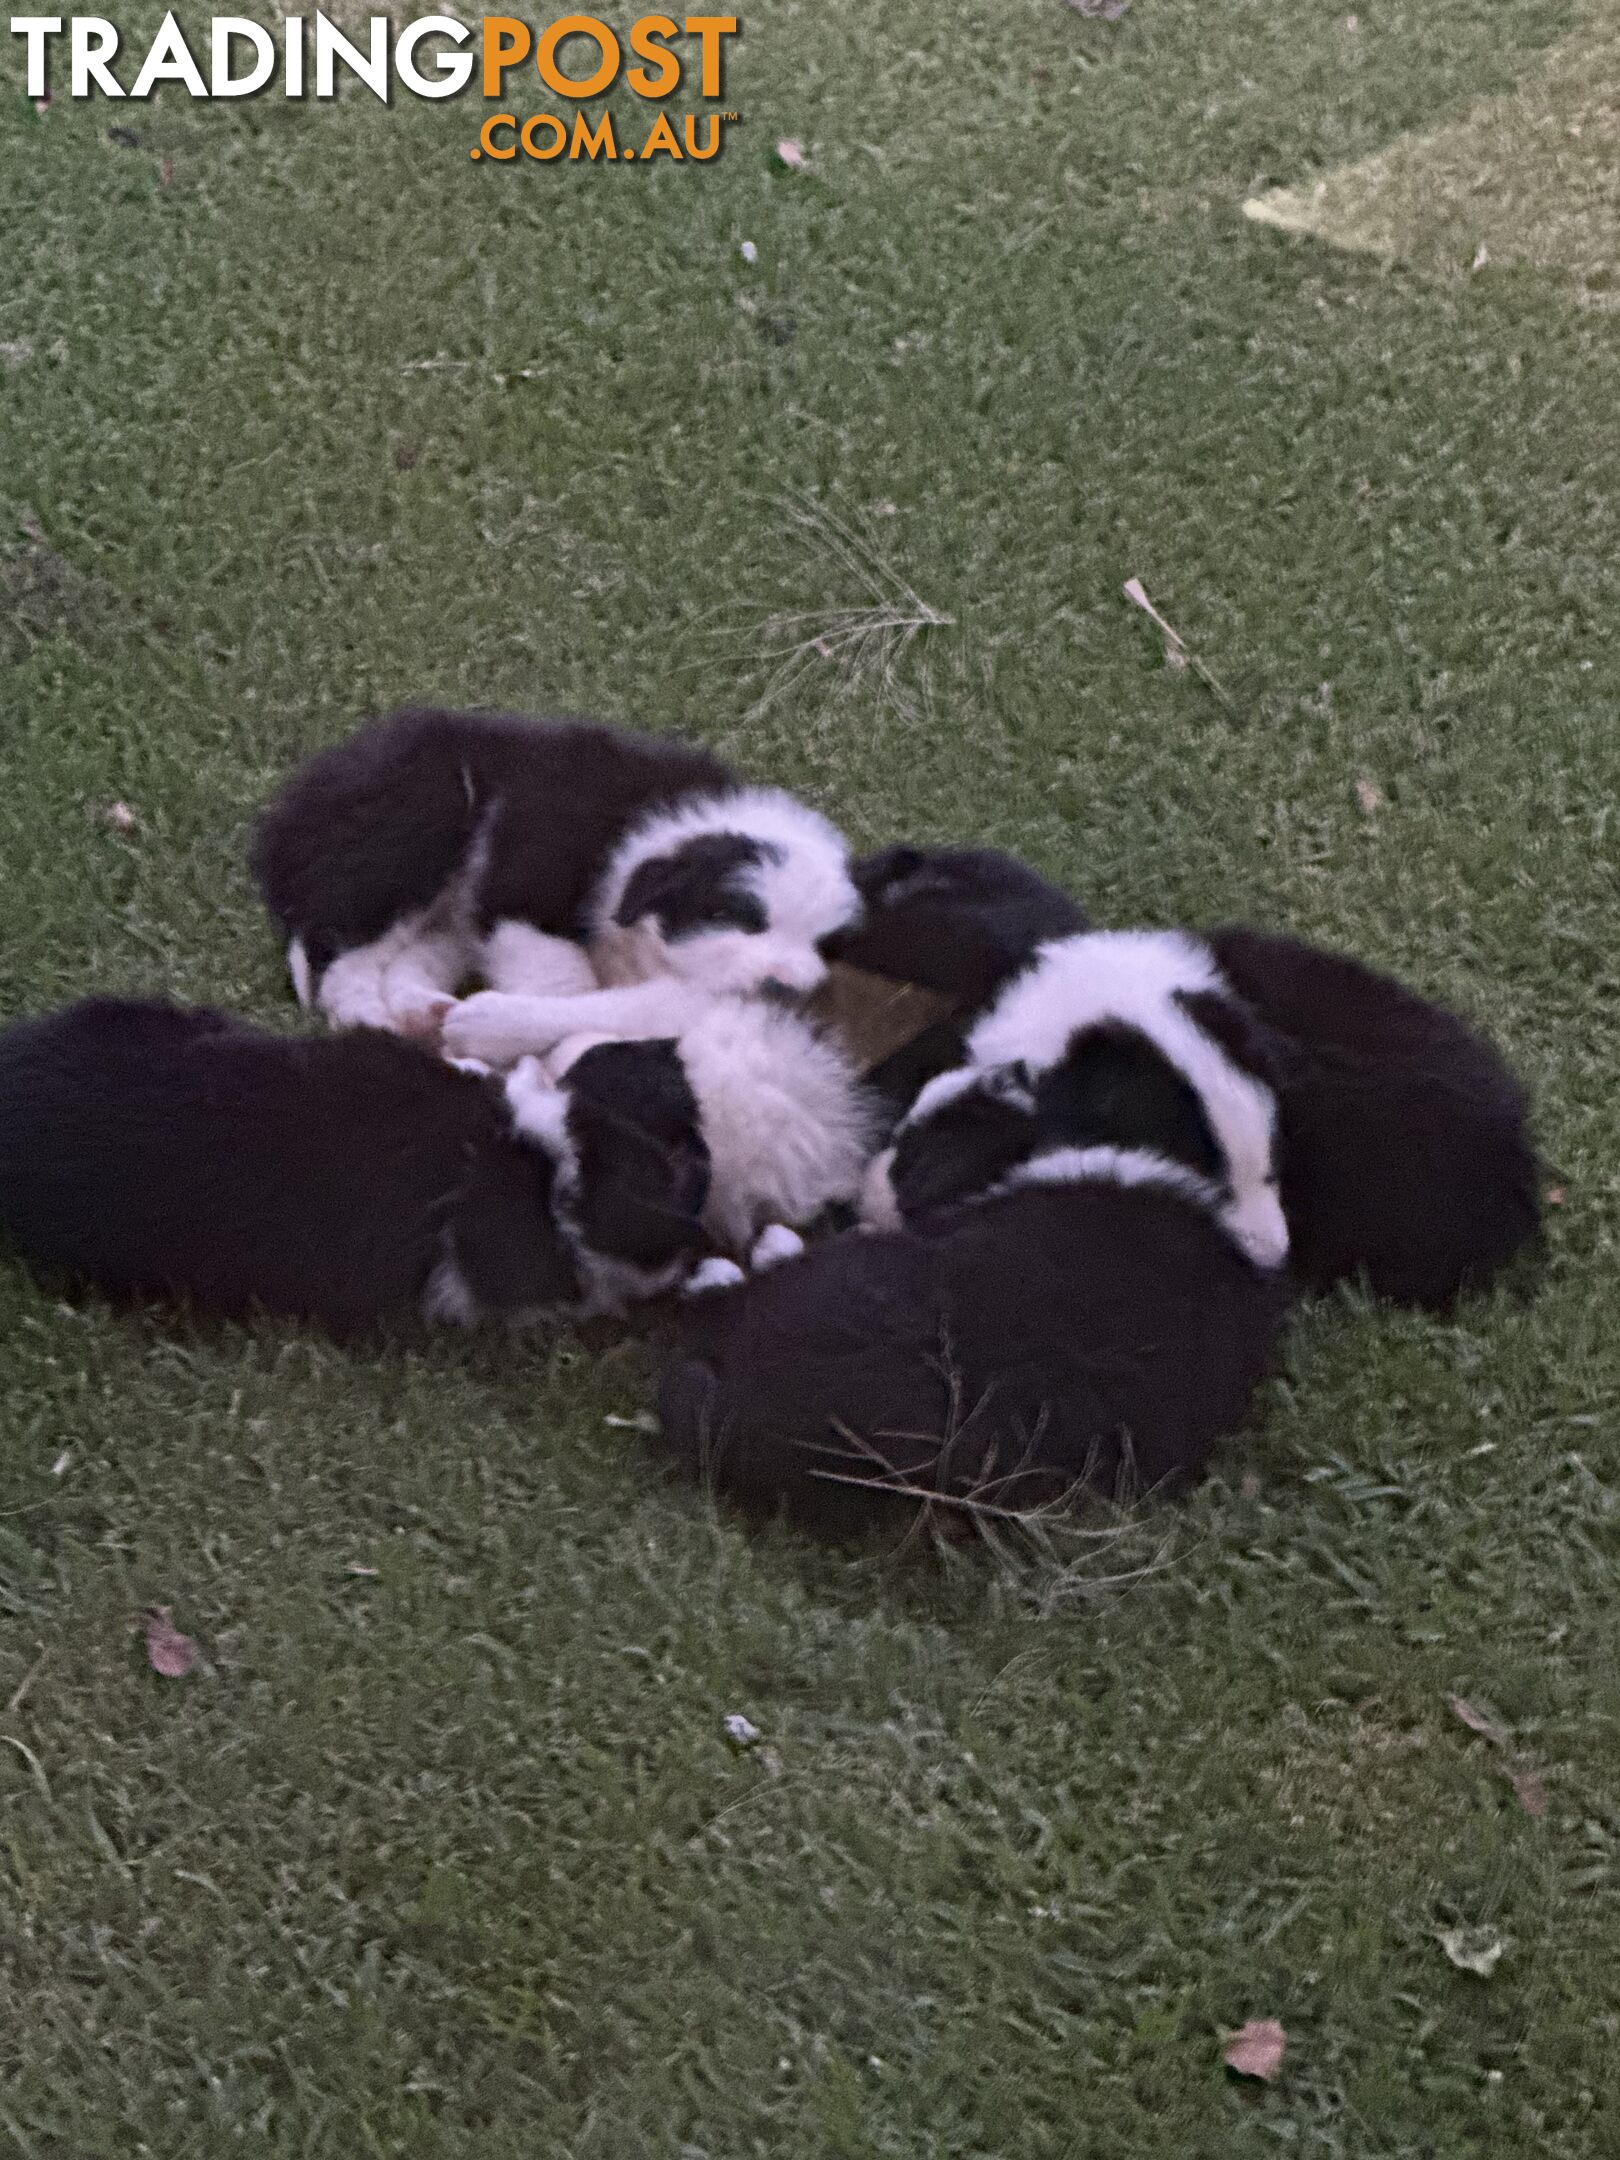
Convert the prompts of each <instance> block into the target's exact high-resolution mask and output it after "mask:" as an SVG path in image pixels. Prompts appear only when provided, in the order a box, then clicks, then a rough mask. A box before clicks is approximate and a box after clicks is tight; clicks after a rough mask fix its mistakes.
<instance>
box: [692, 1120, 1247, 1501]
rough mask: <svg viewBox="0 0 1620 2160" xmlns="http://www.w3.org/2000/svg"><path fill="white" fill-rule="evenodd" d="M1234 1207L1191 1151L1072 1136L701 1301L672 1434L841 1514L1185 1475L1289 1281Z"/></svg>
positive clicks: (1133, 1484)
mask: <svg viewBox="0 0 1620 2160" xmlns="http://www.w3.org/2000/svg"><path fill="white" fill-rule="evenodd" d="M1222 1212H1223V1204H1222V1199H1221V1195H1220V1194H1219V1192H1218V1190H1217V1188H1216V1187H1215V1186H1214V1185H1213V1184H1212V1183H1210V1181H1208V1180H1207V1179H1204V1178H1202V1177H1200V1176H1199V1175H1198V1174H1197V1173H1196V1172H1194V1171H1191V1170H1188V1169H1186V1168H1185V1167H1184V1166H1183V1165H1181V1164H1179V1163H1176V1162H1174V1161H1172V1160H1171V1159H1170V1158H1169V1157H1168V1156H1159V1155H1156V1154H1155V1153H1153V1152H1152V1151H1151V1150H1149V1149H1137V1150H1125V1149H1110V1148H1088V1149H1057V1150H1054V1151H1052V1152H1050V1153H1045V1154H1042V1153H1037V1154H1035V1155H1033V1156H1030V1157H1028V1158H1026V1159H1025V1160H1024V1161H1022V1162H1021V1163H1020V1164H1019V1165H1018V1166H1017V1167H1016V1168H1015V1169H1014V1170H1012V1171H1011V1172H1010V1173H1009V1174H1008V1175H1007V1176H1006V1177H1005V1178H1003V1179H1001V1180H1000V1181H999V1182H998V1183H996V1184H994V1185H992V1186H991V1187H990V1189H989V1190H988V1192H986V1193H984V1194H982V1195H980V1196H977V1197H975V1198H972V1199H968V1200H965V1201H962V1202H959V1203H957V1204H955V1205H952V1206H948V1207H946V1208H944V1209H941V1210H938V1211H934V1212H931V1213H930V1214H929V1215H928V1216H927V1218H926V1220H925V1222H924V1223H923V1225H922V1227H921V1228H919V1229H899V1230H889V1231H879V1232H876V1233H862V1232H859V1231H851V1232H848V1233H846V1234H845V1235H843V1236H841V1237H836V1238H832V1239H829V1240H827V1241H826V1242H825V1243H822V1244H819V1245H816V1246H813V1247H811V1248H810V1249H809V1250H807V1251H805V1252H804V1253H803V1254H802V1256H801V1257H799V1258H797V1259H789V1260H785V1261H783V1262H782V1263H781V1264H780V1265H777V1266H774V1267H772V1268H770V1269H769V1270H768V1271H767V1272H763V1273H759V1274H756V1275H754V1276H753V1277H751V1278H750V1279H749V1280H747V1281H746V1282H743V1281H741V1280H735V1282H734V1286H733V1287H730V1288H716V1289H712V1290H708V1291H706V1292H705V1294H703V1295H701V1296H697V1297H695V1298H693V1299H692V1301H691V1303H690V1304H689V1305H688V1307H687V1309H686V1311H685V1314H684V1315H683V1326H682V1332H681V1338H680V1342H679V1346H678V1348H677V1349H676V1350H675V1352H674V1353H673V1355H672V1356H670V1357H669V1359H668V1360H667V1362H666V1365H665V1369H664V1372H663V1375H662V1381H661V1386H660V1390H659V1418H660V1429H661V1433H662V1437H663V1442H664V1445H665V1446H666V1447H667V1448H668V1449H669V1451H670V1452H671V1454H672V1455H673V1457H674V1459H675V1461H676V1462H677V1464H678V1465H679V1466H680V1467H681V1468H683V1469H684V1470H685V1471H686V1472H687V1473H688V1474H690V1475H692V1476H695V1477H702V1478H705V1479H707V1480H709V1481H710V1482H711V1483H712V1484H713V1485H714V1486H715V1487H716V1488H717V1489H718V1490H720V1491H721V1492H723V1493H725V1494H727V1495H729V1496H730V1497H732V1498H733V1499H735V1500H737V1501H739V1502H740V1503H741V1504H742V1505H743V1506H744V1507H746V1508H748V1509H750V1510H752V1511H754V1512H758V1513H766V1514H768V1513H772V1512H775V1511H778V1510H780V1511H784V1512H786V1513H788V1514H789V1515H791V1516H794V1517H796V1518H797V1519H799V1520H801V1521H803V1522H806V1523H807V1524H810V1525H811V1526H813V1527H817V1528H822V1529H828V1530H833V1531H838V1532H850V1531H855V1530H859V1529H863V1528H867V1527H873V1526H882V1525H884V1524H903V1523H904V1522H905V1520H906V1518H907V1517H908V1516H910V1515H915V1514H916V1512H917V1511H918V1510H919V1509H920V1508H924V1507H927V1506H929V1505H939V1506H943V1507H946V1508H955V1509H961V1508H963V1507H965V1506H975V1507H988V1508H989V1509H991V1510H1015V1511H1024V1510H1028V1509H1032V1508H1038V1507H1044V1506H1047V1505H1050V1504H1052V1503H1054V1502H1058V1501H1062V1500H1065V1499H1067V1498H1069V1497H1071V1496H1073V1495H1075V1494H1076V1493H1077V1492H1079V1491H1081V1490H1084V1491H1089V1492H1093V1493H1098V1494H1101V1495H1103V1496H1106V1497H1128V1496H1133V1495H1135V1494H1139V1493H1143V1492H1147V1491H1160V1490H1172V1489H1174V1488H1176V1487H1177V1486H1179V1485H1182V1484H1185V1483H1186V1482H1187V1481H1188V1480H1189V1479H1190V1478H1191V1477H1193V1476H1194V1475H1195V1474H1196V1473H1197V1471H1198V1470H1199V1469H1200V1468H1201V1467H1202V1465H1203V1463H1204V1461H1205V1458H1206V1457H1207V1455H1208V1453H1209V1451H1210V1448H1211V1447H1212V1446H1213V1444H1214V1442H1215V1440H1216V1439H1217V1438H1218V1436H1219V1435H1220V1434H1221V1433H1223V1432H1225V1431H1227V1430H1229V1429H1230V1428H1231V1427H1233V1426H1235V1425H1237V1424H1238V1423H1239V1422H1240V1421H1241V1420H1242V1418H1243V1416H1244V1415H1245V1413H1246V1410H1247V1408H1248V1404H1249V1400H1250V1397H1251V1395H1252V1393H1253V1390H1254V1388H1255V1386H1256V1385H1257V1383H1258V1382H1259V1380H1260V1379H1261V1378H1262V1376H1263V1375H1264V1373H1265V1371H1266V1368H1267V1366H1268V1364H1269V1362H1270V1359H1271V1356H1272V1351H1273V1347H1274V1344H1275V1341H1276V1337H1277V1333H1278V1329H1279V1327H1280V1325H1281V1322H1282V1319H1283V1316H1284V1313H1285V1311H1286V1308H1287V1303H1288V1293H1287V1289H1286V1285H1285V1280H1284V1278H1283V1276H1282V1275H1281V1274H1280V1273H1279V1272H1277V1271H1274V1270H1268V1269H1265V1268H1261V1267H1257V1266H1256V1265H1255V1263H1254V1261H1253V1260H1252V1259H1251V1258H1250V1256H1249V1255H1248V1254H1247V1253H1246V1252H1245V1251H1244V1250H1243V1249H1242V1247H1241V1246H1240V1245H1239V1244H1238V1242H1237V1240H1236V1239H1235V1238H1234V1237H1233V1236H1232V1235H1231V1234H1230V1232H1229V1231H1228V1230H1227V1229H1226V1228H1225V1227H1224V1225H1223V1222H1222ZM712 1265H713V1264H712V1263H711V1267H712ZM733 1275H734V1276H735V1271H733ZM710 1279H711V1280H712V1279H713V1278H712V1275H711V1277H710Z"/></svg>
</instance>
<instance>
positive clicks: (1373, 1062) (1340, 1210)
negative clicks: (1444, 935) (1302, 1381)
mask: <svg viewBox="0 0 1620 2160" xmlns="http://www.w3.org/2000/svg"><path fill="white" fill-rule="evenodd" d="M1209 943H1210V945H1211V947H1212V948H1213V950H1214V952H1215V955H1216V957H1217V959H1218V961H1219V962H1220V965H1221V969H1222V971H1223V973H1224V974H1225V975H1226V977H1227V979H1228V981H1230V983H1231V984H1232V986H1233V988H1234V989H1235V990H1236V991H1237V992H1238V994H1239V996H1241V997H1242V998H1244V999H1245V1000H1246V1001H1247V1002H1248V1004H1249V1005H1250V1006H1251V1007H1252V1008H1253V1009H1254V1011H1255V1012H1256V1013H1257V1014H1258V1015H1259V1016H1260V1018H1261V1020H1262V1021H1263V1023H1264V1024H1265V1026H1266V1027H1267V1028H1268V1029H1270V1030H1272V1031H1273V1032H1274V1034H1275V1035H1276V1036H1277V1037H1279V1038H1281V1040H1280V1045H1279V1048H1280V1057H1279V1060H1278V1068H1279V1069H1278V1072H1277V1093H1278V1102H1279V1110H1280V1126H1281V1135H1282V1145H1281V1157H1282V1197H1283V1206H1284V1210H1285V1212H1286V1214H1287V1216H1288V1223H1289V1232H1290V1238H1291V1245H1292V1253H1291V1265H1292V1267H1293V1269H1294V1272H1295V1274H1296V1276H1297V1277H1298V1279H1299V1281H1300V1282H1301V1283H1302V1284H1304V1285H1305V1286H1307V1287H1309V1288H1312V1289H1326V1288H1328V1287H1329V1286H1330V1285H1331V1284H1333V1283H1335V1282H1338V1281H1340V1280H1342V1279H1344V1278H1346V1277H1352V1276H1356V1275H1361V1276H1363V1277H1364V1278H1365V1279H1366V1281H1367V1282H1368V1284H1369V1286H1370V1287H1371V1288H1372V1289H1373V1290H1374V1291H1376V1292H1377V1293H1378V1294H1380V1295H1381V1296H1385V1297H1390V1298H1395V1299H1398V1300H1400V1301H1402V1302H1404V1303H1410V1304H1418V1305H1444V1304H1445V1303H1447V1302H1448V1301H1449V1300H1450V1299H1452V1298H1453V1297H1455V1296H1456V1295H1457V1293H1458V1292H1459V1291H1461V1290H1464V1289H1467V1288H1469V1287H1472V1286H1476V1285H1478V1284H1480V1283H1483V1282H1485V1281H1486V1280H1487V1279H1488V1278H1489V1277H1490V1276H1491V1275H1493V1274H1494V1273H1496V1271H1497V1270H1498V1269H1500V1268H1501V1267H1503V1266H1504V1265H1505V1264H1506V1263H1507V1261H1508V1260H1510V1259H1511V1258H1512V1257H1513V1255H1514V1254H1515V1253H1516V1252H1517V1251H1518V1250H1519V1248H1520V1247H1521V1246H1522V1245H1524V1244H1525V1242H1526V1241H1527V1240H1528V1239H1529V1238H1531V1237H1532V1236H1533V1235H1534V1233H1535V1230H1536V1228H1537V1224H1538V1220H1539V1207H1538V1202H1537V1194H1536V1187H1537V1178H1538V1167H1537V1160H1536V1151H1535V1147H1534V1143H1533V1141H1532V1139H1531V1135H1530V1128H1529V1119H1528V1111H1527V1105H1526V1100H1525V1094H1524V1090H1523V1088H1522V1087H1521V1086H1520V1084H1519V1082H1518V1081H1517V1079H1515V1077H1514V1075H1513V1073H1512V1072H1511V1071H1510V1070H1509V1068H1508V1066H1507V1064H1506V1062H1505V1060H1504V1059H1503V1057H1502V1055H1501V1053H1500V1052H1499V1051H1498V1050H1497V1049H1496V1048H1495V1046H1494V1045H1493V1044H1492V1043H1490V1042H1488V1041H1487V1040H1486V1039H1485V1038H1484V1036H1482V1035H1481V1034H1479V1033H1478V1032H1477V1031H1476V1030H1475V1029H1473V1028H1472V1027H1470V1026H1469V1025H1468V1023H1467V1022H1466V1021H1464V1020H1462V1019H1461V1018H1459V1016H1458V1015H1457V1014H1456V1013H1454V1012H1450V1011H1448V1010H1447V1009H1446V1008H1445V1007H1444V1006H1442V1005H1436V1004H1434V1003H1433V1002H1432V1001H1431V1000H1430V999H1428V998H1424V997H1420V996H1419V995H1418V994H1417V992H1416V991H1413V990H1409V989H1408V988H1407V987H1406V986H1405V985H1404V984H1403V983H1400V982H1397V981H1396V980H1395V979H1394V978H1393V977H1392V976H1389V975H1383V974H1380V973H1378V972H1377V971H1376V970H1374V969H1372V968H1369V967H1366V966H1364V965H1363V964H1362V963H1361V962H1360V961H1358V960H1353V959H1351V958H1349V957H1348V956H1347V955H1345V954H1342V953H1334V952H1325V951H1322V950H1321V949H1319V948H1318V947H1315V946H1312V945H1307V944H1305V943H1303V942H1302V941H1301V940H1299V939H1297V938H1290V937H1280V936H1276V935H1274V934H1272V933H1269V932H1264V931H1258V930H1249V929H1241V928H1228V929H1222V930H1217V931H1215V932H1213V933H1212V934H1211V936H1210V938H1209Z"/></svg>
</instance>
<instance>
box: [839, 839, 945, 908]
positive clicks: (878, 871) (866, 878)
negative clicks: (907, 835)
mask: <svg viewBox="0 0 1620 2160" xmlns="http://www.w3.org/2000/svg"><path fill="white" fill-rule="evenodd" d="M926 859H927V858H926V857H925V856H924V855H923V853H922V851H921V849H920V848H914V847H886V848H879V849H878V851H877V853H876V854H875V855H863V856H862V857H861V858H860V860H859V861H858V862H855V863H852V864H851V865H850V873H849V874H850V876H851V878H853V880H854V882H855V890H856V891H857V892H858V893H859V894H860V896H861V898H862V899H863V900H864V901H865V902H866V904H867V906H868V907H887V906H889V905H890V903H891V902H892V901H893V900H894V899H895V898H896V897H897V894H898V890H899V888H900V887H901V886H903V885H905V884H906V882H907V881H908V880H909V879H911V878H914V877H915V876H916V875H917V873H918V871H919V870H921V869H922V867H923V865H924V863H925V861H926Z"/></svg>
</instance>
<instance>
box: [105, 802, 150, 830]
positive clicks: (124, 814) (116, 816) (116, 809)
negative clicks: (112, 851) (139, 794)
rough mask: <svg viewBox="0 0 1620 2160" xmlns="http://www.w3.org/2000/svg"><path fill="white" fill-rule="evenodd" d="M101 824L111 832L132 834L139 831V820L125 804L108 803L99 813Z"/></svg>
mask: <svg viewBox="0 0 1620 2160" xmlns="http://www.w3.org/2000/svg"><path fill="white" fill-rule="evenodd" d="M101 822H102V824H103V825H106V826H108V827H110V828H111V830H112V831H113V832H121V833H132V832H138V831H139V830H140V824H141V821H140V819H139V818H138V817H137V816H136V814H135V812H134V811H133V810H132V809H131V808H130V807H129V804H128V803H127V802H115V803H108V805H107V807H106V809H105V810H103V811H102V813H101Z"/></svg>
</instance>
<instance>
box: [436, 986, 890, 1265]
mask: <svg viewBox="0 0 1620 2160" xmlns="http://www.w3.org/2000/svg"><path fill="white" fill-rule="evenodd" d="M642 989H643V1003H642V1008H641V1013H640V1018H639V1023H638V1020H637V1015H636V1014H635V1013H634V1012H630V1013H626V1012H625V1010H624V1008H623V1007H622V1006H620V1005H618V1004H616V1003H615V1000H616V999H617V998H618V996H619V995H620V993H617V992H614V991H607V990H604V991H599V992H596V993H594V994H586V995H583V996H579V997H573V998H568V997H560V998H545V999H541V998H524V997H512V996H503V995H501V994H499V993H497V992H493V991H488V992H484V993H482V994H480V995H479V996H476V997H472V998H467V999H464V1000H463V1001H462V1003H461V1004H459V1005H456V1006H453V1007H452V1008H451V1009H450V1011H449V1013H448V1014H447V1015H446V1017H445V1021H444V1026H443V1040H444V1047H445V1049H446V1051H447V1053H448V1054H449V1055H450V1056H451V1057H452V1058H455V1059H460V1060H471V1061H473V1062H475V1063H478V1064H482V1065H488V1066H506V1065H511V1064H513V1063H514V1062H515V1061H517V1060H519V1059H523V1058H526V1057H530V1056H536V1057H538V1058H539V1059H540V1060H541V1062H542V1065H543V1068H544V1070H545V1071H546V1072H548V1073H549V1074H550V1075H552V1076H553V1077H557V1078H560V1077H562V1076H563V1075H565V1074H572V1073H573V1072H575V1071H576V1070H577V1069H578V1067H577V1064H576V1060H577V1059H578V1058H579V1057H580V1054H581V1052H582V1051H584V1052H586V1053H589V1051H590V1048H591V1046H592V1045H599V1044H601V1043H602V1042H603V1041H604V1040H605V1039H612V1036H613V1035H614V1034H617V1033H619V1032H621V1031H622V1032H624V1033H637V1032H639V1031H640V1029H641V1028H645V1029H646V1030H647V1031H648V1032H653V1033H656V1034H657V1035H659V1036H661V1037H667V1038H668V1039H669V1040H670V1042H671V1044H672V1047H673V1050H674V1052H675V1054H676V1056H677V1057H678V1059H679V1063H680V1068H681V1071H682V1073H683V1075H684V1077H685V1080H686V1084H687V1086H688V1087H689V1088H690V1090H691V1093H692V1096H693V1099H694V1101H695V1102H696V1105H697V1116H698V1122H699V1126H700V1129H701V1131H702V1133H703V1137H704V1141H705V1143H706V1145H707V1148H708V1153H709V1160H710V1180H709V1196H708V1200H707V1203H706V1205H705V1207H704V1210H703V1221H704V1224H705V1227H706V1228H707V1229H708V1231H709V1233H710V1235H711V1236H712V1237H713V1239H714V1240H715V1242H716V1244H717V1245H719V1246H720V1247H721V1248H723V1249H724V1250H726V1251H728V1252H732V1253H739V1254H740V1253H745V1252H747V1251H749V1250H750V1248H751V1247H752V1245H753V1243H754V1240H755V1239H756V1237H757V1236H758V1235H759V1233H760V1232H761V1231H762V1230H764V1229H766V1228H768V1227H769V1226H771V1225H773V1224H778V1223H780V1224H788V1225H795V1224H797V1225H801V1226H802V1225H806V1224H809V1223H811V1222H814V1221H815V1219H816V1218H817V1217H818V1216H819V1215H821V1214H822V1213H823V1212H824V1211H825V1210H826V1209H827V1208H829V1207H835V1206H838V1205H846V1206H847V1205H849V1204H850V1203H853V1202H854V1201H855V1199H856V1198H857V1197H858V1195H859V1192H860V1189H861V1179H862V1176H863V1174H864V1172H865V1170H866V1167H867V1165H868V1163H869V1162H870V1161H871V1158H872V1153H873V1150H874V1148H875V1147H876V1145H877V1141H878V1136H879V1134H880V1132H881V1130H882V1125H881V1121H880V1120H879V1118H878V1116H877V1115H876V1112H875V1108H874V1104H873V1101H872V1098H871V1097H870V1095H869V1094H868V1093H867V1091H866V1090H865V1089H864V1088H863V1087H862V1085H861V1082H860V1078H859V1075H858V1074H857V1073H856V1071H855V1068H854V1065H853V1064H852V1062H851V1061H850V1059H849V1057H848V1056H847V1055H846V1054H845V1053H844V1052H843V1051H842V1050H841V1049H840V1048H839V1047H838V1045H837V1044H836V1042H834V1041H833V1040H832V1039H831V1038H830V1037H829V1036H827V1035H826V1034H824V1033H823V1032H822V1031H821V1030H820V1029H818V1028H816V1027H815V1026H813V1025H812V1024H811V1022H810V1021H808V1020H807V1019H805V1018H804V1017H803V1015H801V1014H800V1013H797V1012H794V1011H791V1010H788V1009H787V1008H786V1007H784V1006H782V1005H780V1004H777V1003H775V1002H773V1001H768V1000H765V999H762V998H744V997H717V996H713V995H711V994H710V993H708V992H706V991H702V990H699V989H697V988H695V987H694V986H693V985H692V984H690V983H681V982H677V981H674V980H673V979H666V980H664V981H662V982H652V983H647V984H645V985H643V986H642ZM604 1008H607V1011H606V1015H605V1017H607V1018H608V1019H609V1020H616V1021H617V1023H618V1027H617V1029H615V1030H613V1031H612V1032H611V1033H605V1032H604V1030H603V1020H604Z"/></svg>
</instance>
